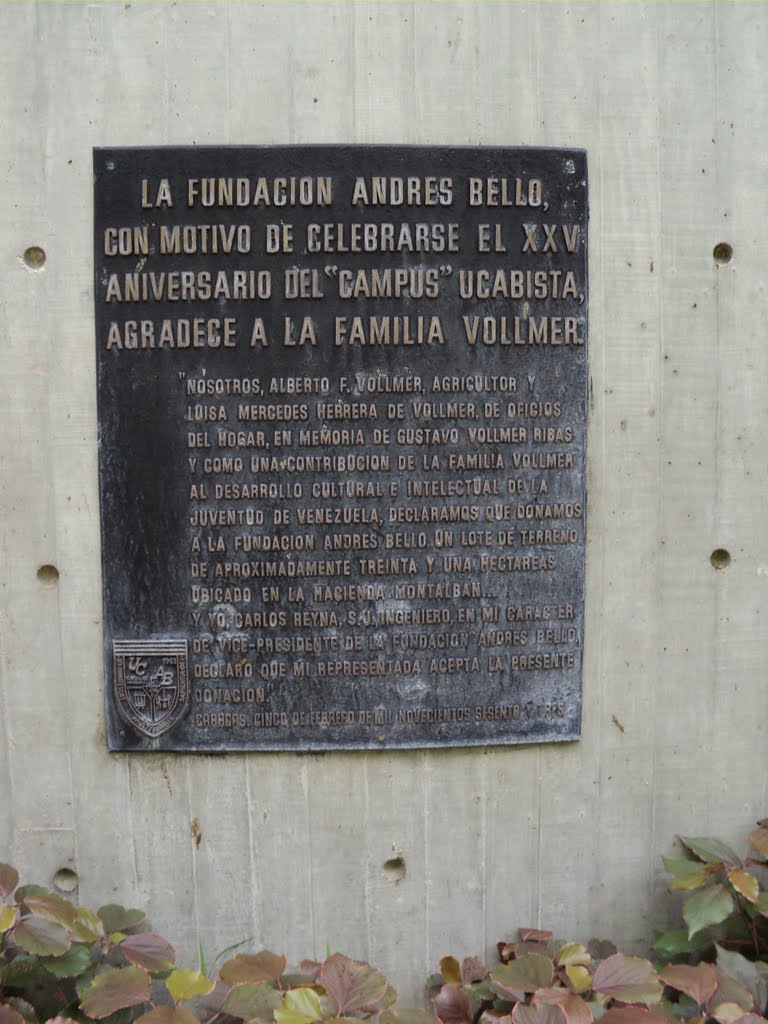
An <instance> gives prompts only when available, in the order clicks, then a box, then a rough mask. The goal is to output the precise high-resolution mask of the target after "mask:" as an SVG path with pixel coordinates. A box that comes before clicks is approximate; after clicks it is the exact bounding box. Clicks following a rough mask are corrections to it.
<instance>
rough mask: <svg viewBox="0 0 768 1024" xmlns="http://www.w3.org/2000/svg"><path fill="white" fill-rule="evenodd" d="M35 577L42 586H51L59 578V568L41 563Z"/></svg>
mask: <svg viewBox="0 0 768 1024" xmlns="http://www.w3.org/2000/svg"><path fill="white" fill-rule="evenodd" d="M37 578H38V579H39V580H40V582H41V583H42V584H43V586H44V587H53V586H55V585H56V583H57V582H58V579H59V570H58V569H57V568H56V566H55V565H41V566H40V568H39V569H38V570H37Z"/></svg>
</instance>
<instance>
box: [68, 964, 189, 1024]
mask: <svg viewBox="0 0 768 1024" xmlns="http://www.w3.org/2000/svg"><path fill="white" fill-rule="evenodd" d="M149 994H150V977H149V975H148V974H147V972H146V971H143V970H142V969H141V968H140V967H108V968H107V969H106V970H105V971H103V973H101V974H97V975H96V977H95V978H94V979H93V981H92V982H91V984H90V985H89V986H88V987H87V988H86V989H85V991H84V992H83V993H82V994H81V997H80V1005H81V1007H82V1009H83V1012H84V1013H86V1014H87V1015H88V1016H89V1017H93V1018H94V1019H95V1020H101V1019H102V1018H103V1017H108V1016H109V1015H110V1014H111V1013H114V1012H115V1010H122V1009H123V1008H124V1007H127V1006H138V1005H140V1004H141V1003H146V1002H149ZM155 1024H162V1022H159V1021H156V1022H155ZM176 1024H179V1022H176Z"/></svg>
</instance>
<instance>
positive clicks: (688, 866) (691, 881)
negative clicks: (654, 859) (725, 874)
mask: <svg viewBox="0 0 768 1024" xmlns="http://www.w3.org/2000/svg"><path fill="white" fill-rule="evenodd" d="M661 859H662V860H663V861H664V867H665V868H666V869H667V871H668V872H669V873H670V875H674V878H675V880H674V882H672V884H671V885H670V887H669V888H670V890H672V891H675V890H681V891H683V892H685V891H687V890H689V889H700V888H701V887H702V885H706V884H707V882H708V881H709V879H710V878H711V877H712V875H713V874H717V872H718V871H719V870H720V868H721V867H722V865H721V864H720V862H719V861H717V862H713V863H709V864H702V863H701V861H698V860H675V859H673V858H671V857H662V858H661Z"/></svg>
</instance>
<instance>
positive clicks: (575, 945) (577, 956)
mask: <svg viewBox="0 0 768 1024" xmlns="http://www.w3.org/2000/svg"><path fill="white" fill-rule="evenodd" d="M591 963H592V957H591V956H590V955H589V950H588V949H587V947H586V946H584V945H582V944H581V943H580V942H566V944H565V945H564V946H561V947H560V949H559V951H558V954H557V966H558V967H567V966H568V964H578V965H580V966H582V967H589V965H590V964H591Z"/></svg>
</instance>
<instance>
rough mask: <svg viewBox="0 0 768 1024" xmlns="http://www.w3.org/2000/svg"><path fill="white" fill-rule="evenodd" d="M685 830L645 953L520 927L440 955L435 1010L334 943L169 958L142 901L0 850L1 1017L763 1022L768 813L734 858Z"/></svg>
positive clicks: (228, 1022) (112, 1023)
mask: <svg viewBox="0 0 768 1024" xmlns="http://www.w3.org/2000/svg"><path fill="white" fill-rule="evenodd" d="M680 842H681V844H682V846H683V850H684V853H685V856H684V857H683V858H680V859H671V858H664V863H665V866H666V868H667V870H668V871H669V872H670V873H671V874H672V876H673V881H672V884H671V886H670V889H671V890H673V891H682V892H684V893H686V894H687V895H686V896H685V899H684V901H683V906H682V913H683V919H684V921H685V924H686V926H687V927H686V928H685V929H680V930H673V931H668V932H664V933H661V934H659V935H657V937H656V942H655V947H654V948H655V951H656V954H657V962H656V964H655V965H654V964H652V963H651V962H650V960H647V959H644V958H643V957H639V956H627V955H625V954H623V953H620V952H618V951H617V950H616V949H615V947H613V946H611V945H610V944H609V943H595V942H593V943H589V944H583V943H580V942H556V941H554V939H553V937H552V933H551V932H544V931H540V930H535V929H524V930H521V932H520V938H519V941H518V942H508V943H505V942H501V943H499V946H498V951H499V963H498V964H496V965H495V966H494V967H493V968H492V969H488V968H487V967H486V965H485V964H484V963H483V962H482V961H481V960H479V959H477V958H476V957H470V958H467V959H465V960H464V961H463V962H462V963H461V964H459V962H458V961H457V960H456V959H454V958H453V957H451V956H446V957H443V959H442V960H441V961H440V974H439V975H436V976H434V977H433V978H432V979H430V981H429V983H428V991H429V994H430V997H431V1000H432V1007H433V1011H434V1012H430V1011H427V1010H421V1009H411V1010H409V1009H400V1008H397V1007H396V1000H397V995H396V993H395V991H394V989H393V988H392V987H391V986H390V984H389V983H388V981H387V979H386V978H385V977H384V975H383V974H382V973H381V972H380V971H378V970H376V969H375V968H374V967H371V966H370V965H369V964H366V963H363V962H361V961H358V960H353V959H351V958H350V957H347V956H344V955H342V954H340V953H334V954H333V955H332V956H329V957H328V958H327V959H326V960H325V961H324V962H323V963H319V962H317V961H312V960H305V961H302V963H301V964H299V966H298V968H297V970H296V971H295V972H293V973H290V972H288V971H287V963H286V958H285V957H284V956H278V955H277V954H275V953H271V952H269V951H268V950H262V951H261V952H259V953H256V954H244V953H239V954H238V955H237V956H234V957H232V958H231V959H229V960H227V961H226V962H225V963H224V964H223V966H222V967H221V969H220V971H219V973H218V976H217V977H216V978H211V977H208V976H207V974H206V973H205V971H204V968H203V970H182V969H179V968H178V967H176V951H175V949H174V948H173V946H172V945H171V944H170V942H168V941H167V939H164V938H163V937H162V936H160V935H156V934H155V933H154V932H151V931H148V930H142V928H143V927H144V924H145V915H144V913H143V912H142V911H139V910H130V909H126V908H124V907H121V906H118V905H116V904H109V905H107V906H103V907H101V908H100V909H99V910H97V911H93V910H90V909H88V908H87V907H76V906H75V905H74V904H73V903H71V902H70V901H69V900H67V899H65V898H64V897H62V896H59V895H57V894H55V893H52V892H50V891H49V890H47V889H45V888H42V887H41V886H37V885H24V886H19V877H18V873H17V872H16V870H15V869H14V868H12V867H10V866H9V865H7V864H0V900H2V902H0V943H1V945H0V1024H67V1022H72V1021H75V1022H78V1024H90V1022H99V1021H100V1022H102V1024H134V1022H135V1024H241V1022H246V1024H359V1022H361V1021H373V1022H374V1024H438V1022H439V1024H593V1022H594V1021H598V1020H599V1021H601V1022H602V1024H675V1022H677V1021H690V1022H691V1024H703V1022H705V1021H708V1022H711V1024H768V1020H767V1019H766V1017H764V1016H763V1014H764V1012H765V1010H766V1003H768V963H766V962H765V960H764V959H763V958H764V957H765V956H766V955H768V819H766V820H765V821H761V822H759V823H758V828H757V830H756V831H755V832H753V833H752V834H751V835H750V837H749V842H750V845H751V847H752V849H753V851H754V852H755V853H756V854H757V855H758V856H750V857H748V858H747V859H746V860H744V861H742V860H741V859H740V858H739V857H738V856H737V855H736V853H734V851H733V850H732V849H731V848H730V847H728V846H726V845H725V844H724V843H721V842H719V841H718V840H715V839H695V838H681V840H680ZM680 961H686V962H680Z"/></svg>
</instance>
